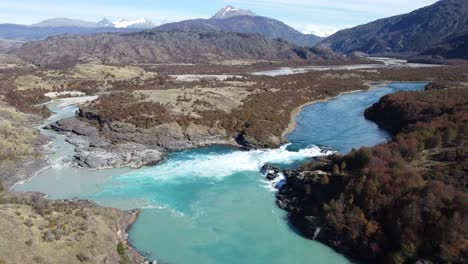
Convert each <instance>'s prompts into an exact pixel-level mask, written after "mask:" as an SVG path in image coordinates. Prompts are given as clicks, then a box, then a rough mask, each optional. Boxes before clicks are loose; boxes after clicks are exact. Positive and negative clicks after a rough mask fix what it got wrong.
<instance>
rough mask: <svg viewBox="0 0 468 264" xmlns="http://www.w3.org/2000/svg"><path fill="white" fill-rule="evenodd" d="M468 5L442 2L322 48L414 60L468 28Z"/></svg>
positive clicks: (461, 0) (348, 33)
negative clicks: (414, 57)
mask: <svg viewBox="0 0 468 264" xmlns="http://www.w3.org/2000/svg"><path fill="white" fill-rule="evenodd" d="M467 17H468V1H466V0H442V1H438V2H436V3H435V4H432V5H429V6H426V7H423V8H420V9H417V10H415V11H413V12H410V13H407V14H403V15H398V16H393V17H389V18H383V19H379V20H376V21H374V22H370V23H368V24H364V25H360V26H357V27H354V28H350V29H344V30H341V31H339V32H337V33H335V34H333V35H332V36H330V37H328V38H326V39H325V40H323V41H322V42H321V43H320V44H321V45H326V46H328V47H330V48H331V49H332V50H334V51H338V52H342V53H346V54H350V53H352V52H354V51H360V52H365V53H368V54H403V55H405V56H411V55H416V54H419V53H421V52H423V51H425V50H426V49H428V48H430V47H433V46H435V45H437V44H439V43H441V42H442V41H444V40H445V39H446V38H448V37H449V36H451V35H453V34H456V33H458V32H461V31H463V30H465V29H467V28H468V19H467Z"/></svg>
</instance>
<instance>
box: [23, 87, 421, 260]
mask: <svg viewBox="0 0 468 264" xmlns="http://www.w3.org/2000/svg"><path fill="white" fill-rule="evenodd" d="M425 84H426V83H391V84H388V85H385V86H383V87H379V88H376V89H372V90H369V91H364V92H356V93H351V94H346V95H342V96H340V97H338V98H336V99H332V100H329V101H326V102H318V103H314V104H311V105H309V106H306V107H304V108H303V109H302V111H301V113H300V114H299V115H298V116H297V118H296V121H297V127H296V129H295V130H294V131H293V132H292V133H290V134H289V135H288V138H289V140H290V141H291V144H289V145H285V146H283V147H282V148H279V149H272V150H252V151H241V150H238V149H233V148H228V147H223V146H212V147H208V148H200V149H194V150H186V151H181V152H175V153H172V154H170V155H169V156H168V157H167V159H166V160H165V161H164V162H162V163H160V164H158V165H155V166H151V167H144V168H141V169H136V170H131V169H108V170H99V171H90V170H85V169H78V168H72V167H70V166H69V165H68V163H67V159H68V158H69V157H70V156H71V155H72V154H73V147H72V146H71V145H70V144H68V143H66V142H65V137H64V136H60V135H54V136H55V139H54V142H53V149H54V150H55V152H54V153H53V154H51V156H50V160H51V165H52V166H51V167H50V168H48V169H45V170H43V171H42V172H41V173H39V175H37V176H36V177H34V178H33V179H31V180H30V181H28V182H26V183H24V184H21V185H17V186H16V187H15V191H39V192H43V193H46V194H48V195H49V198H51V199H61V198H85V199H90V200H93V201H96V202H97V203H99V204H102V205H106V206H112V207H117V208H121V209H133V208H139V209H141V210H142V212H141V215H140V217H139V218H138V220H137V222H136V223H135V224H134V226H133V227H132V228H131V230H130V232H129V234H130V241H131V243H132V244H133V245H134V246H135V247H136V248H137V249H138V250H139V251H140V252H141V253H142V254H144V255H146V256H147V257H148V258H149V259H157V260H158V263H174V264H179V263H180V264H184V263H203V264H211V263H213V264H214V263H272V264H275V263H277V264H283V263H288V264H289V263H306V262H307V263H337V264H338V263H340V264H341V263H349V262H350V261H349V260H347V259H346V258H345V257H344V256H342V255H340V254H338V253H336V252H335V251H334V250H333V249H331V248H329V247H327V246H325V245H322V244H320V243H318V242H316V241H312V240H308V239H305V238H303V237H301V236H300V235H298V234H297V233H296V232H295V231H294V230H293V229H292V228H291V227H290V226H289V224H288V221H287V214H286V213H285V212H284V211H282V210H280V209H278V208H277V207H276V205H275V193H274V191H273V190H272V188H271V186H270V184H269V183H268V182H266V181H264V180H263V178H262V176H261V175H260V173H259V169H260V167H261V166H262V165H263V164H265V163H273V164H278V165H282V166H289V167H293V166H297V165H298V164H300V163H301V162H304V161H305V160H307V159H309V158H311V157H314V156H319V155H323V154H322V153H321V149H320V148H318V147H316V146H326V147H330V148H332V149H334V150H337V151H339V152H343V153H344V152H347V151H349V150H350V149H351V148H359V147H360V146H369V145H374V144H377V143H380V142H384V141H386V140H388V139H389V138H390V135H389V134H388V133H386V132H385V131H382V130H380V129H379V128H378V127H377V126H376V125H375V124H373V123H371V122H368V121H366V120H365V119H364V117H363V111H364V109H365V108H366V107H368V106H370V105H371V104H372V103H374V102H376V101H377V100H378V99H379V98H380V97H382V96H383V95H385V94H389V93H394V92H397V91H401V90H421V89H423V88H424V85H425ZM59 105H60V102H59V101H56V102H55V103H54V104H52V105H50V106H49V107H50V108H51V109H52V110H54V111H56V112H58V116H55V117H54V118H53V120H57V119H59V118H63V117H67V116H71V115H73V111H74V110H75V107H74V106H65V107H59ZM53 120H51V121H53ZM42 132H43V133H47V134H49V135H52V134H53V133H54V132H51V131H42Z"/></svg>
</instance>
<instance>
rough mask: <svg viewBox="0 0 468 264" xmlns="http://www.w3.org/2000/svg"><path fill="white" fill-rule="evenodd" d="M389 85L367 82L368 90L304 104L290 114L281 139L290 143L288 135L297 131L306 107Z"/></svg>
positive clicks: (340, 94)
mask: <svg viewBox="0 0 468 264" xmlns="http://www.w3.org/2000/svg"><path fill="white" fill-rule="evenodd" d="M387 83H389V82H388V81H382V82H365V83H364V85H366V86H368V89H360V90H352V91H346V92H341V93H339V94H338V95H335V96H331V97H327V98H324V99H317V100H313V101H310V102H307V103H304V104H302V105H300V106H298V107H296V108H294V109H293V110H292V111H291V113H290V120H289V123H288V126H287V127H286V129H285V130H284V131H283V133H282V134H281V139H282V140H285V141H288V139H287V136H288V134H290V133H291V132H293V131H294V129H296V127H297V122H296V118H297V117H298V116H299V115H300V113H301V112H302V110H303V108H304V107H306V106H309V105H312V104H315V103H320V102H327V101H330V100H333V99H336V98H338V97H340V96H342V95H346V94H351V93H358V92H364V91H369V90H372V89H375V88H378V87H379V86H382V85H385V84H387Z"/></svg>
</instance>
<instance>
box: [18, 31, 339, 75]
mask: <svg viewBox="0 0 468 264" xmlns="http://www.w3.org/2000/svg"><path fill="white" fill-rule="evenodd" d="M17 55H18V56H19V57H21V58H23V59H25V60H26V61H29V62H31V63H34V64H36V65H41V66H53V67H63V66H67V65H73V64H76V63H78V62H90V61H98V62H102V63H106V64H129V63H166V62H191V63H193V62H203V63H207V62H212V61H223V60H232V59H248V60H270V61H271V60H282V61H294V60H297V61H305V60H316V61H317V60H321V59H323V58H325V57H327V58H328V59H333V58H339V56H338V55H335V54H333V53H331V52H329V51H326V50H323V49H318V48H300V47H297V46H295V45H292V44H290V43H288V42H285V41H283V40H272V39H268V38H265V37H262V36H260V35H254V34H241V33H228V32H219V31H217V32H205V33H202V32H175V31H171V32H160V31H156V30H149V31H144V32H140V33H133V34H99V35H90V36H76V35H75V36H72V35H64V36H56V37H51V38H48V39H47V40H44V41H38V42H29V43H26V44H25V45H23V46H22V47H21V48H20V49H19V50H18V52H17Z"/></svg>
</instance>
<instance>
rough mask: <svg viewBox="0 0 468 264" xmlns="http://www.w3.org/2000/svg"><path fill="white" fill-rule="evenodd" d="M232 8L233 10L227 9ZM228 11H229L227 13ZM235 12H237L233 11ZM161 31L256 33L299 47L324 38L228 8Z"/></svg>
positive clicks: (169, 26)
mask: <svg viewBox="0 0 468 264" xmlns="http://www.w3.org/2000/svg"><path fill="white" fill-rule="evenodd" d="M227 8H231V9H229V10H228V9H227ZM227 10H228V11H227ZM233 10H235V11H233ZM156 29H157V30H160V31H216V30H217V31H227V32H238V33H255V34H260V35H263V36H265V37H268V38H271V39H276V38H281V39H284V40H286V41H288V42H290V43H293V44H295V45H298V46H313V45H315V44H316V43H318V42H319V41H320V40H321V39H322V38H320V37H318V36H315V35H312V34H302V33H301V32H299V31H297V30H295V29H294V28H292V27H290V26H288V25H286V24H284V23H283V22H281V21H278V20H275V19H272V18H268V17H262V16H257V15H255V14H253V13H251V12H249V11H245V10H241V9H235V8H233V7H226V8H224V9H222V10H220V11H219V12H218V13H217V14H216V15H215V16H213V17H212V18H211V19H194V20H185V21H181V22H177V23H168V24H164V25H161V26H159V27H156Z"/></svg>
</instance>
